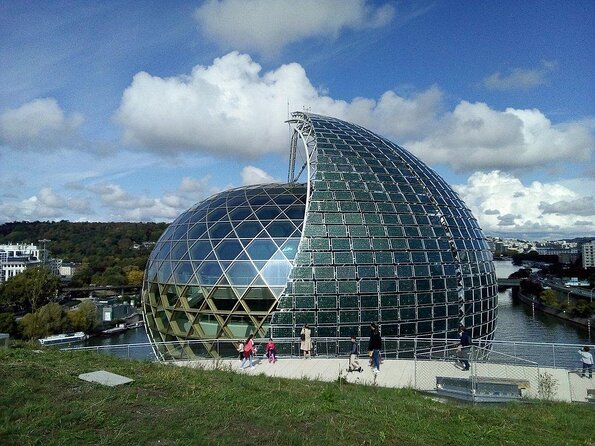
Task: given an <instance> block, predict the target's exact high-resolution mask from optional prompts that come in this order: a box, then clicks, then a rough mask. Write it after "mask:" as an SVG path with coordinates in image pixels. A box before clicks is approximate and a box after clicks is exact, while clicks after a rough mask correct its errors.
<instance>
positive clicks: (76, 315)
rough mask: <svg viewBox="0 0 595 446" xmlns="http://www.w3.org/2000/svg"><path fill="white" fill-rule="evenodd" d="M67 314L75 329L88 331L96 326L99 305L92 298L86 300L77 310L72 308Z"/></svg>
mask: <svg viewBox="0 0 595 446" xmlns="http://www.w3.org/2000/svg"><path fill="white" fill-rule="evenodd" d="M66 315H67V316H68V320H69V322H70V326H71V328H72V329H73V330H76V331H84V332H88V331H90V330H92V329H93V328H95V325H96V321H97V307H96V306H95V304H94V303H93V302H91V301H90V300H85V301H83V302H81V303H80V304H79V306H78V308H77V309H76V310H71V311H69V312H68V313H66Z"/></svg>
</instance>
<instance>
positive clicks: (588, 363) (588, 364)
mask: <svg viewBox="0 0 595 446" xmlns="http://www.w3.org/2000/svg"><path fill="white" fill-rule="evenodd" d="M589 350H590V348H589V347H587V346H585V347H583V349H582V350H579V351H578V354H579V355H581V361H582V363H583V370H582V371H581V378H584V376H585V372H589V379H591V378H593V355H592V354H591V353H590V352H589Z"/></svg>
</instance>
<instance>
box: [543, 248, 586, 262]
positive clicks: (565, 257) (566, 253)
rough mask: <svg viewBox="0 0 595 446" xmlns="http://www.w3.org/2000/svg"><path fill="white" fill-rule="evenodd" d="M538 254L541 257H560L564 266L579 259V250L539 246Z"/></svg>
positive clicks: (559, 259)
mask: <svg viewBox="0 0 595 446" xmlns="http://www.w3.org/2000/svg"><path fill="white" fill-rule="evenodd" d="M537 252H538V253H539V254H541V255H548V256H558V261H559V262H560V263H564V264H567V265H569V264H571V263H574V262H576V259H578V249H577V248H561V247H558V246H538V247H537Z"/></svg>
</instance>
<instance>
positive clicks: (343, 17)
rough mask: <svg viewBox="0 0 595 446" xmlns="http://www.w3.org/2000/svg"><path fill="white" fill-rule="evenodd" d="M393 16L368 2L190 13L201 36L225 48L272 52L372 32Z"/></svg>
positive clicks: (290, 3)
mask: <svg viewBox="0 0 595 446" xmlns="http://www.w3.org/2000/svg"><path fill="white" fill-rule="evenodd" d="M393 15H394V8H393V7H392V6H391V5H389V4H386V5H383V6H380V7H376V6H375V5H373V4H372V3H371V2H368V1H367V0H301V1H299V2H296V1H295V0H207V1H206V2H205V3H203V4H202V5H201V6H200V7H198V8H197V9H196V11H195V13H194V17H195V18H196V20H197V22H198V23H199V26H200V29H201V30H202V32H203V33H204V34H205V35H206V36H208V37H210V38H211V39H213V40H215V41H216V42H218V43H219V44H220V45H221V46H223V47H224V48H229V49H238V50H241V51H249V50H255V51H257V52H259V53H261V54H268V55H271V54H275V53H277V52H278V51H279V50H280V49H281V48H283V47H284V46H286V45H288V44H291V43H294V42H298V41H300V40H304V39H307V38H310V37H319V38H320V37H325V38H335V37H336V36H338V35H339V34H340V33H341V31H343V30H344V29H356V30H357V29H362V28H376V27H380V26H384V25H386V24H388V23H389V22H390V21H391V20H392V18H393Z"/></svg>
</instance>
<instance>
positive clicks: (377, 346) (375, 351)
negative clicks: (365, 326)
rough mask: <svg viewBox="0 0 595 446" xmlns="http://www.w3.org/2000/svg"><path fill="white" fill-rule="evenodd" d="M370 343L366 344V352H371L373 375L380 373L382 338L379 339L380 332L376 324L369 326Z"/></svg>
mask: <svg viewBox="0 0 595 446" xmlns="http://www.w3.org/2000/svg"><path fill="white" fill-rule="evenodd" d="M370 330H371V333H370V342H369V343H368V351H369V352H372V364H373V366H374V370H373V371H374V373H379V372H380V350H381V349H382V338H381V337H380V330H379V329H378V326H377V325H376V324H372V325H371V326H370Z"/></svg>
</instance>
